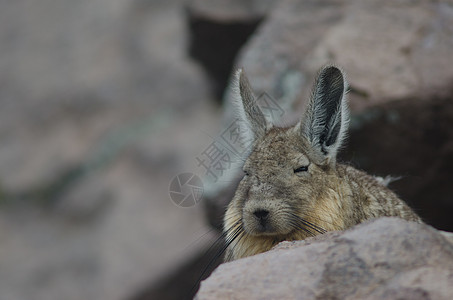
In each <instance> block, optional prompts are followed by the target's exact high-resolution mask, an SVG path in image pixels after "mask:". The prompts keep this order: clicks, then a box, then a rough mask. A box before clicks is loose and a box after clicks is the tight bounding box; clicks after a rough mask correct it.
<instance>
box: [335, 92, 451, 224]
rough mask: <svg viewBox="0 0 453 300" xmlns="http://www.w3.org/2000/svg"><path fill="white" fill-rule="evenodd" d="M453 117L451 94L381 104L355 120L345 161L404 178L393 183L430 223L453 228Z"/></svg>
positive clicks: (357, 115) (374, 171)
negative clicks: (452, 187) (452, 183)
mask: <svg viewBox="0 0 453 300" xmlns="http://www.w3.org/2000/svg"><path fill="white" fill-rule="evenodd" d="M452 122H453V103H452V101H451V97H447V98H434V97H432V98H429V99H419V100H416V99H412V98H411V99H402V100H399V101H396V102H392V103H386V104H382V105H380V106H376V107H374V108H372V109H369V110H366V111H364V112H363V113H360V114H356V115H355V117H354V118H353V119H352V120H351V130H350V134H349V137H348V139H347V143H346V145H347V146H346V147H345V149H344V150H343V151H342V152H341V153H340V160H341V161H345V162H351V163H352V164H353V165H354V166H356V167H358V168H360V169H363V170H367V172H369V173H371V174H378V175H383V176H385V175H388V174H390V175H393V176H395V177H400V179H399V180H396V181H395V182H392V183H391V184H390V188H391V189H393V190H394V191H395V192H396V193H397V194H398V195H399V196H400V197H401V199H403V200H405V201H406V202H408V204H410V206H412V207H413V208H414V209H415V211H416V212H417V213H418V214H419V215H420V216H421V217H422V218H423V219H424V221H425V222H426V223H428V224H430V225H432V226H434V227H436V228H437V229H442V230H447V231H453V221H452V218H451V215H452V213H453V201H452V197H451V182H452V181H453V172H452V168H453V144H452V142H451V141H452V140H453V131H452V130H451V124H452ZM420 162H423V163H420Z"/></svg>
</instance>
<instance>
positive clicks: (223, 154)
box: [196, 92, 285, 182]
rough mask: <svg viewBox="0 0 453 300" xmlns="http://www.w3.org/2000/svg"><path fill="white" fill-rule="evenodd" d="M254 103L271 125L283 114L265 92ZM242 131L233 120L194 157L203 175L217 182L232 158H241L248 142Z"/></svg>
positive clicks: (230, 164) (242, 126)
mask: <svg viewBox="0 0 453 300" xmlns="http://www.w3.org/2000/svg"><path fill="white" fill-rule="evenodd" d="M256 102H257V104H258V105H259V106H260V108H261V111H262V112H263V114H264V115H265V117H266V118H267V119H268V120H269V121H271V122H272V123H274V122H275V121H277V120H279V119H280V118H281V117H282V116H283V115H284V113H285V111H284V110H283V109H282V107H281V106H280V105H278V103H277V101H275V100H274V99H273V98H272V97H271V96H269V95H268V94H267V93H265V92H264V93H262V94H261V95H260V96H259V97H258V98H257V99H256ZM243 130H246V128H244V125H243V124H241V122H240V120H239V119H235V120H233V121H232V122H231V124H230V125H229V126H228V127H227V128H226V129H225V130H224V131H223V132H222V133H221V134H220V138H219V139H214V140H213V141H212V142H211V144H209V146H207V147H206V148H205V150H204V151H203V152H201V153H200V155H199V156H197V157H196V160H197V162H198V167H201V168H203V169H204V170H205V175H206V176H209V177H211V178H212V179H213V180H214V182H217V181H218V180H219V178H220V177H222V176H223V175H224V173H225V172H226V171H228V170H229V169H230V168H231V166H232V164H233V160H232V158H233V159H234V158H238V157H239V158H241V157H243V155H244V153H245V152H246V151H247V147H246V144H247V142H249V141H246V140H244V137H245V135H244V134H243Z"/></svg>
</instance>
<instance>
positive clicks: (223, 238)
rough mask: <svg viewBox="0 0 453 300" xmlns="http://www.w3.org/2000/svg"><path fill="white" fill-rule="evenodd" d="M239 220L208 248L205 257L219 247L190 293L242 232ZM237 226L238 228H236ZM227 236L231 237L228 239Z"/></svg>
mask: <svg viewBox="0 0 453 300" xmlns="http://www.w3.org/2000/svg"><path fill="white" fill-rule="evenodd" d="M240 223H241V220H238V221H237V222H236V223H234V224H233V225H232V226H231V227H230V228H228V229H227V230H225V231H224V232H223V233H222V234H221V235H220V236H219V238H217V239H216V241H215V242H214V243H213V244H212V245H211V246H210V247H209V249H208V250H207V251H206V253H205V255H207V254H208V253H209V252H211V250H213V248H214V247H221V248H220V250H219V251H218V252H217V253H216V254H215V255H214V257H212V258H211V260H210V261H209V263H208V264H207V266H206V267H205V268H204V269H203V272H202V273H201V275H200V276H199V277H198V279H197V281H196V282H195V285H194V286H193V287H192V289H191V293H192V292H193V291H194V289H195V288H196V287H197V286H198V285H199V284H200V282H201V279H202V278H203V276H204V275H205V274H206V271H207V270H208V269H209V268H210V267H211V266H212V264H213V263H214V262H215V261H217V259H218V258H219V257H220V256H221V255H222V254H223V253H224V252H225V250H226V249H227V248H228V247H229V246H230V245H231V243H233V242H234V240H235V239H236V238H237V237H238V236H239V235H240V234H242V232H243V229H242V226H241V224H240ZM237 225H239V226H237ZM228 235H231V236H230V237H228ZM222 243H225V244H224V245H223V246H219V245H221V244H222Z"/></svg>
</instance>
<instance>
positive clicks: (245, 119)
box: [233, 69, 267, 142]
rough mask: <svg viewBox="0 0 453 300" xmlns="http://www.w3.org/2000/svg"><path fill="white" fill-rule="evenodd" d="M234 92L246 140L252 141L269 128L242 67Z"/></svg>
mask: <svg viewBox="0 0 453 300" xmlns="http://www.w3.org/2000/svg"><path fill="white" fill-rule="evenodd" d="M233 92H234V94H235V95H234V97H233V99H234V105H235V107H236V112H237V115H238V118H239V121H240V127H241V128H240V130H241V133H242V134H243V135H244V136H245V137H244V138H245V140H246V141H248V142H251V141H253V140H254V139H256V138H257V137H260V136H263V135H264V134H265V132H266V128H267V122H266V118H265V117H264V115H263V112H262V111H261V109H260V108H259V106H258V105H257V103H256V100H255V96H254V95H253V91H252V88H251V86H250V83H249V81H248V79H247V77H246V76H245V74H244V71H243V70H242V69H239V70H237V72H236V76H235V82H234V91H233Z"/></svg>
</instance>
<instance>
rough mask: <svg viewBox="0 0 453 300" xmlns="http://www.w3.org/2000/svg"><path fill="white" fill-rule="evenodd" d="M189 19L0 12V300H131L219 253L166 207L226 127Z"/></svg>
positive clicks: (150, 13) (112, 4) (149, 10)
mask: <svg viewBox="0 0 453 300" xmlns="http://www.w3.org/2000/svg"><path fill="white" fill-rule="evenodd" d="M182 8H183V5H182V2H181V1H147V0H134V1H123V0H114V1H111V0H81V1H48V0H44V1H40V2H39V3H38V2H36V1H29V0H21V1H1V3H0V106H1V110H0V145H1V146H0V204H1V205H0V244H1V250H0V291H1V292H0V298H1V299H12V300H14V299H36V300H39V299H45V300H51V299H68V300H70V299H127V298H128V297H131V296H132V295H134V294H135V293H136V292H137V291H138V290H140V289H142V288H143V287H145V286H148V284H151V283H155V282H157V281H158V280H159V279H161V278H163V277H165V276H166V275H168V274H170V273H172V272H175V271H176V270H177V269H178V268H179V266H181V265H182V264H184V263H186V262H187V261H188V260H189V259H191V257H193V256H197V255H199V252H201V251H202V249H204V247H205V243H206V242H208V243H209V241H210V237H212V234H207V235H205V236H204V238H203V239H201V240H200V239H199V237H200V236H202V235H203V234H204V233H206V232H207V231H209V228H208V226H207V225H205V223H204V220H203V211H202V207H201V206H198V207H195V208H192V209H181V208H179V207H177V206H176V205H174V204H173V203H172V202H171V201H170V199H169V197H168V186H169V182H170V179H171V178H172V177H173V176H175V175H177V174H178V173H179V172H184V171H193V172H196V171H197V168H196V166H195V167H194V165H195V159H194V156H195V155H196V154H198V153H199V151H202V150H203V149H202V148H201V146H200V145H205V144H206V143H208V142H209V141H210V138H209V137H208V136H206V135H205V134H203V133H202V132H201V130H200V129H201V128H214V127H216V126H215V125H213V124H215V119H216V111H215V110H213V109H212V107H211V106H210V105H209V103H210V101H209V94H208V82H207V81H206V79H205V78H204V76H203V73H202V70H201V68H199V67H197V66H196V65H195V64H194V63H193V62H191V61H190V59H188V57H187V55H186V42H187V39H186V32H185V23H184V12H183V9H182ZM207 124H209V125H207Z"/></svg>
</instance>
